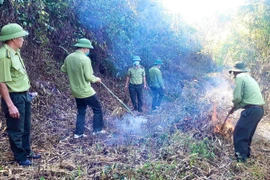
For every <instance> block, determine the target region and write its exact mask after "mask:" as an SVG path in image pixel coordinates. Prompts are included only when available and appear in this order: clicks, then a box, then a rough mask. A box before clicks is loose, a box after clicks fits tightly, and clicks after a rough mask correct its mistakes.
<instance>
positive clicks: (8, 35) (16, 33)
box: [0, 23, 29, 41]
mask: <svg viewBox="0 0 270 180" xmlns="http://www.w3.org/2000/svg"><path fill="white" fill-rule="evenodd" d="M28 34H29V33H28V32H27V31H25V30H23V28H22V27H21V26H20V25H19V24H16V23H10V24H7V25H5V26H4V27H2V29H1V34H0V41H7V40H11V39H15V38H19V37H23V36H26V35H28Z"/></svg>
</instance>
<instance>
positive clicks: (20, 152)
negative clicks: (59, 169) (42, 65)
mask: <svg viewBox="0 0 270 180" xmlns="http://www.w3.org/2000/svg"><path fill="white" fill-rule="evenodd" d="M26 35H28V32H26V31H25V30H23V28H22V27H21V26H20V25H18V24H16V23H10V24H7V25H5V26H4V27H3V28H2V29H1V34H0V41H2V42H3V46H2V47H1V48H0V93H1V95H2V99H1V102H2V109H3V112H4V114H5V117H6V121H7V122H6V124H7V132H8V137H9V142H10V148H11V150H12V152H13V154H14V158H15V160H16V161H17V162H18V163H19V165H21V166H30V165H32V162H31V161H30V160H29V159H28V158H35V159H36V158H40V157H41V155H40V154H34V153H33V152H32V151H31V143H30V129H31V97H30V95H29V93H28V90H29V89H30V81H29V78H28V74H27V71H26V68H25V65H24V61H23V59H22V57H21V54H20V49H21V48H22V46H23V42H24V38H23V37H24V36H26Z"/></svg>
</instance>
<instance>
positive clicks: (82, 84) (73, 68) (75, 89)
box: [61, 50, 97, 98]
mask: <svg viewBox="0 0 270 180" xmlns="http://www.w3.org/2000/svg"><path fill="white" fill-rule="evenodd" d="M61 71H63V72H65V73H67V74H68V79H69V83H70V86H71V92H72V95H73V96H74V97H75V98H86V97H90V96H93V95H94V94H95V93H96V92H95V90H94V89H93V88H92V87H91V83H95V82H96V81H97V78H96V76H94V74H93V69H92V65H91V60H90V59H89V57H87V56H86V55H85V54H84V53H83V52H82V51H80V50H76V51H75V52H73V53H72V54H70V55H68V56H67V57H66V59H65V62H64V64H63V65H62V67H61Z"/></svg>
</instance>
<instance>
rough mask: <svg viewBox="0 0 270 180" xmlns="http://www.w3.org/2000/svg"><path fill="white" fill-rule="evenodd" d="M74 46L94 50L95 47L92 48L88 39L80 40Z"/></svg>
mask: <svg viewBox="0 0 270 180" xmlns="http://www.w3.org/2000/svg"><path fill="white" fill-rule="evenodd" d="M74 46H75V47H80V48H89V49H94V47H93V46H92V43H91V41H90V40H88V39H86V38H82V39H79V40H78V42H77V43H76V44H75V45H74Z"/></svg>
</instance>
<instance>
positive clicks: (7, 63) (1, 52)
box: [0, 44, 30, 92]
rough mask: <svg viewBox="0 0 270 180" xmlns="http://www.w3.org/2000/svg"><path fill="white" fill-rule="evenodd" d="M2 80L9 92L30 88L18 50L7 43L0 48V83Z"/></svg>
mask: <svg viewBox="0 0 270 180" xmlns="http://www.w3.org/2000/svg"><path fill="white" fill-rule="evenodd" d="M3 82H4V83H6V85H7V88H8V91H9V92H24V91H28V90H29V88H30V81H29V78H28V75H27V72H26V69H25V66H24V62H23V59H22V58H21V55H20V50H17V51H14V50H13V49H11V48H10V47H9V46H8V45H7V44H4V45H3V46H2V47H1V48H0V83H3Z"/></svg>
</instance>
